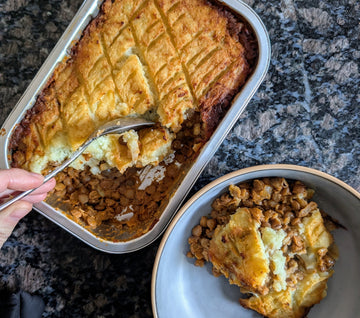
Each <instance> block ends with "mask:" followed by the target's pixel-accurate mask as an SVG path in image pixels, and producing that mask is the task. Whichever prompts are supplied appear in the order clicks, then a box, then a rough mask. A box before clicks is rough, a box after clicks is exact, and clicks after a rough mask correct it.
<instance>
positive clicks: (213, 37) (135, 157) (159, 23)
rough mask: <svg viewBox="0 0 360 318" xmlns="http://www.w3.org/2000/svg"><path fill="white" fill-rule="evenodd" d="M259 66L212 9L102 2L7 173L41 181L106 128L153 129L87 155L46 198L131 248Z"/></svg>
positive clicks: (235, 30) (168, 1)
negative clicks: (141, 124)
mask: <svg viewBox="0 0 360 318" xmlns="http://www.w3.org/2000/svg"><path fill="white" fill-rule="evenodd" d="M256 59H257V42H256V37H255V35H254V33H253V32H252V29H251V27H250V26H249V25H248V24H246V23H245V22H244V20H242V18H240V17H239V16H237V15H235V14H234V13H232V12H230V11H229V10H228V9H226V8H225V7H223V6H221V5H218V4H216V3H212V2H209V1H207V0H105V1H104V2H103V4H102V5H101V7H100V12H99V14H98V15H97V16H96V17H95V18H94V19H93V20H92V21H91V22H90V23H89V25H88V26H87V27H86V28H85V30H84V31H83V33H82V36H81V37H80V39H79V40H78V41H77V43H75V45H74V46H73V47H72V49H71V54H70V56H69V57H67V58H66V59H65V60H64V61H62V62H61V63H60V64H59V65H58V66H57V67H56V68H55V71H54V73H53V75H52V77H51V78H50V79H49V81H48V83H47V84H46V85H45V87H44V88H43V89H42V91H41V92H40V94H39V96H38V97H37V100H36V102H35V105H34V106H33V107H32V108H31V109H29V110H28V111H27V113H26V114H25V117H24V118H23V119H22V121H21V122H20V123H19V125H18V126H17V127H16V129H15V131H14V133H13V135H12V138H11V141H10V151H11V165H12V166H13V167H21V168H25V169H28V170H31V171H36V172H42V173H43V174H45V173H47V171H49V170H51V169H52V168H53V167H54V166H56V165H58V164H59V163H60V162H62V161H63V160H65V159H66V158H67V157H68V156H70V155H71V153H72V152H73V151H74V150H75V149H76V148H77V147H78V146H79V145H80V144H81V143H82V142H84V141H85V140H86V139H87V137H88V136H89V135H90V134H91V133H92V132H93V131H94V130H95V129H96V128H97V127H99V126H101V125H102V124H104V123H106V122H108V121H111V120H115V119H117V118H121V117H126V116H131V117H142V118H145V119H149V120H152V121H154V122H155V123H156V125H154V126H153V127H152V128H151V129H143V130H141V131H129V132H126V133H124V134H120V135H108V136H104V137H102V138H100V139H99V140H97V141H96V142H94V143H93V144H91V145H90V146H89V147H88V148H87V150H86V151H85V152H84V153H83V155H82V156H81V157H79V158H78V159H77V160H76V161H75V162H74V163H73V164H72V165H71V167H70V168H68V169H66V170H65V171H64V173H61V174H59V175H58V176H57V183H58V184H57V187H56V189H55V193H53V194H54V195H55V197H56V198H58V199H59V200H61V201H62V202H63V203H66V207H64V206H63V205H61V206H60V208H61V209H62V210H65V211H67V212H69V215H70V217H72V218H73V219H75V220H76V222H79V223H80V224H82V225H84V226H85V227H87V228H91V229H94V228H96V227H98V226H100V225H104V224H105V223H106V224H105V225H106V226H107V229H106V230H104V231H102V234H101V236H102V237H105V236H106V239H110V240H115V241H117V240H122V238H119V237H116V238H115V237H114V236H113V235H112V234H109V233H110V232H112V231H113V229H114V228H116V229H121V228H122V231H123V232H125V231H128V232H129V227H130V226H134V227H137V228H139V230H138V231H135V232H136V233H135V232H133V235H132V236H131V235H130V236H129V237H127V239H130V238H134V237H137V236H139V235H141V234H142V233H145V232H146V231H148V230H149V229H151V228H152V227H153V226H154V224H155V223H156V222H157V220H158V219H159V217H160V214H159V212H158V211H159V210H161V209H163V208H164V206H165V203H166V200H168V199H169V197H170V196H171V191H173V190H174V189H175V188H176V187H177V185H178V183H179V182H180V181H181V177H182V176H183V175H184V173H185V172H184V171H186V169H187V168H186V166H187V167H188V166H189V165H190V164H191V163H193V162H194V160H195V159H196V157H197V155H198V153H199V152H200V150H201V148H202V146H203V145H204V144H205V143H206V142H207V140H208V139H209V138H210V137H211V134H212V132H213V131H214V129H215V128H216V126H217V124H218V123H219V121H220V120H221V118H222V117H223V115H224V114H225V112H226V110H227V109H228V107H229V106H230V104H231V102H232V99H233V97H234V96H235V95H236V94H237V93H238V92H239V90H240V89H241V86H242V85H243V84H244V83H245V81H246V79H247V78H248V76H249V74H250V73H251V71H252V70H253V69H254V67H255V65H256ZM149 166H150V167H149ZM151 167H155V168H154V169H152V168H151ZM141 169H144V170H143V171H142V170H141ZM149 171H150V172H149ZM147 172H148V173H147ZM144 175H147V176H146V177H144ZM151 176H153V178H152V182H149V181H148V180H149V179H151ZM142 178H143V179H144V180H147V181H146V183H144V182H143V181H142ZM179 180H180V181H179ZM144 184H146V187H145V185H144ZM139 187H140V188H139ZM59 200H57V201H56V200H55V201H56V202H55V203H56V204H57V203H58V201H59ZM48 201H49V199H48ZM51 201H52V204H53V202H54V200H51ZM126 211H131V215H133V217H132V218H131V219H130V218H124V217H123V214H124V213H125V214H126V213H127V212H126ZM127 215H128V214H127ZM119 220H122V221H119ZM114 222H115V223H114ZM113 225H116V226H115V227H114V226H113ZM104 233H106V234H104ZM95 234H96V235H99V233H95ZM104 235H105V236H104Z"/></svg>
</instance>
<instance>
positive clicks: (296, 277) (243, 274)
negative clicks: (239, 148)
mask: <svg viewBox="0 0 360 318" xmlns="http://www.w3.org/2000/svg"><path fill="white" fill-rule="evenodd" d="M312 195H313V191H312V190H310V189H308V188H307V187H306V186H304V185H303V184H302V183H301V182H299V181H295V182H291V183H290V184H289V183H288V182H287V181H286V180H285V179H283V178H265V179H261V180H254V181H253V182H250V183H243V184H240V185H238V186H235V185H231V186H230V188H229V193H227V194H224V195H222V196H221V197H220V198H218V199H216V200H215V201H214V203H213V204H212V208H213V210H212V212H211V215H210V216H209V217H206V216H204V217H202V219H201V220H200V224H199V225H197V226H195V227H194V228H193V231H192V236H191V237H190V238H189V244H190V251H189V253H188V256H189V257H195V258H196V263H195V264H196V265H199V266H202V265H204V263H205V262H210V263H211V264H212V266H213V273H214V275H216V276H218V275H224V276H225V277H226V278H228V280H229V282H230V283H231V284H235V285H237V286H239V287H240V290H241V292H243V293H244V294H248V295H249V297H247V298H242V299H240V304H241V305H242V306H244V307H245V308H250V309H253V310H256V311H257V312H258V313H260V314H261V315H263V316H265V317H269V318H300V317H305V316H306V314H307V312H308V311H309V310H310V308H311V307H312V306H313V305H315V304H317V303H318V302H320V301H321V299H323V298H324V297H325V296H326V289H327V280H328V279H329V278H330V277H331V276H332V274H333V270H332V267H333V265H334V263H335V260H336V259H337V250H336V246H335V244H334V241H333V237H332V235H331V233H330V229H334V226H335V223H333V221H332V220H330V219H329V217H328V216H326V215H325V214H324V213H321V212H320V210H319V209H318V207H317V204H316V203H315V202H313V201H310V199H311V197H312Z"/></svg>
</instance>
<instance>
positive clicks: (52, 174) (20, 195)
mask: <svg viewBox="0 0 360 318" xmlns="http://www.w3.org/2000/svg"><path fill="white" fill-rule="evenodd" d="M92 141H93V139H88V140H87V141H85V142H84V143H83V144H82V145H81V146H80V147H79V148H78V149H77V150H76V151H74V152H73V153H72V155H71V157H69V158H68V159H66V160H65V161H64V162H63V163H62V164H61V165H60V166H58V167H56V168H55V169H54V170H53V171H51V172H50V173H49V174H47V175H46V176H45V177H44V181H43V183H42V184H41V185H43V184H44V183H46V182H48V181H49V180H50V179H51V178H53V177H55V176H56V175H57V174H58V173H59V172H60V171H62V170H63V169H64V168H66V167H67V166H68V165H70V164H71V163H72V162H73V161H74V160H75V159H76V158H77V157H79V156H80V155H81V154H82V153H83V152H84V150H85V149H86V147H87V146H88V145H89V144H90V143H91V142H92ZM41 185H40V186H38V187H36V188H34V189H30V190H27V191H24V192H17V191H15V192H13V193H17V194H16V195H15V196H14V197H12V198H11V199H10V200H8V201H6V202H5V203H3V204H2V205H0V211H2V210H4V209H6V208H7V207H9V206H10V205H11V204H13V203H15V202H16V201H19V200H21V199H22V198H24V197H26V196H27V195H29V194H30V193H32V192H33V191H35V190H36V189H38V188H40V187H41ZM13 193H12V194H13ZM12 194H10V196H12Z"/></svg>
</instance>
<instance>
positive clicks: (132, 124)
mask: <svg viewBox="0 0 360 318" xmlns="http://www.w3.org/2000/svg"><path fill="white" fill-rule="evenodd" d="M153 124H154V123H153V122H151V121H147V120H144V119H142V118H135V117H129V118H126V117H124V118H119V119H116V120H113V121H110V122H108V123H106V124H105V125H103V126H101V127H100V128H98V129H97V130H96V131H95V132H94V133H93V134H92V135H90V137H89V138H88V139H87V140H86V141H85V142H84V143H83V144H82V145H81V146H80V147H79V148H78V149H77V150H76V151H74V152H73V153H72V155H71V156H70V157H69V158H68V159H66V160H65V161H64V162H63V163H62V164H61V165H60V166H58V167H56V168H55V169H54V170H53V171H51V172H50V173H49V174H47V175H46V176H45V177H44V181H43V183H42V184H44V183H46V182H48V181H49V180H50V179H51V178H53V177H55V176H56V175H57V174H58V173H59V172H60V171H62V170H63V169H64V168H66V167H67V166H68V165H70V164H71V163H72V162H73V161H74V160H75V159H76V158H77V157H79V156H80V155H81V154H82V153H83V152H84V150H85V149H86V147H87V146H89V144H90V143H92V142H93V141H94V140H95V139H96V138H98V137H101V136H104V135H108V134H119V133H122V132H124V131H126V130H129V129H139V128H141V127H145V126H151V125H153ZM39 187H40V186H39ZM39 187H36V188H34V189H30V190H27V191H25V192H18V191H14V192H13V193H11V194H10V195H9V197H11V196H12V195H14V196H13V197H12V198H11V199H9V200H8V201H6V202H4V203H3V204H2V205H0V211H2V210H4V209H6V208H7V207H8V206H9V205H11V204H13V203H14V202H16V201H18V200H21V199H22V198H23V197H25V196H27V195H28V194H30V193H31V192H33V191H35V190H36V189H38V188H39ZM6 199H7V198H3V199H0V202H1V201H3V200H6Z"/></svg>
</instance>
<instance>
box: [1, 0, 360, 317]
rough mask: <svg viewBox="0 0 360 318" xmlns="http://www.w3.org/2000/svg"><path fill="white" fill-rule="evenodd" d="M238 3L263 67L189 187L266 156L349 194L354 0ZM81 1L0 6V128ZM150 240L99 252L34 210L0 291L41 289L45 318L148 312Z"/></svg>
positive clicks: (10, 249) (5, 261)
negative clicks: (260, 49) (134, 247)
mask: <svg viewBox="0 0 360 318" xmlns="http://www.w3.org/2000/svg"><path fill="white" fill-rule="evenodd" d="M246 2H247V3H248V4H249V5H250V6H251V7H253V8H254V9H255V11H256V12H257V13H258V14H259V15H260V17H261V18H262V19H263V21H264V23H265V25H266V26H267V28H268V31H269V34H270V38H271V43H272V59H271V63H270V68H269V72H268V74H267V76H266V78H265V81H264V83H263V84H262V85H261V87H260V88H259V90H258V92H257V93H256V95H255V97H254V98H253V99H252V100H251V101H250V103H249V105H248V107H247V109H246V110H245V112H244V113H243V115H242V116H241V118H240V119H239V120H238V122H237V123H236V124H235V126H234V127H233V129H232V130H231V132H230V133H229V135H228V136H227V137H226V139H225V141H224V142H223V144H222V145H221V147H220V148H219V150H218V151H217V152H216V154H215V156H214V157H213V158H212V159H211V161H210V163H209V164H208V166H207V167H206V169H205V170H204V172H203V173H202V175H201V177H200V178H199V180H198V181H197V183H196V184H195V186H194V189H193V190H192V192H191V193H192V194H193V193H194V192H195V191H196V190H198V189H200V188H201V187H202V186H204V185H205V184H207V183H208V182H210V181H212V180H214V179H215V178H217V177H219V176H222V175H223V174H225V173H228V172H231V171H233V170H237V169H239V168H244V167H248V166H253V165H259V164H270V163H291V164H299V165H303V166H307V167H312V168H316V169H319V170H321V171H324V172H327V173H329V174H331V175H333V176H335V177H338V178H339V179H341V180H343V181H345V182H346V183H348V184H349V185H351V186H352V187H354V188H355V189H357V190H358V191H359V190H360V144H359V141H360V129H359V127H360V116H359V107H358V106H359V102H360V95H359V89H358V88H359V84H360V83H359V61H360V48H359V43H360V42H359V41H360V38H359V37H360V24H359V19H360V4H359V2H358V1H357V0H344V1H341V2H339V1H336V0H321V1H320V0H313V1H305V0H302V1H301V0H298V1H294V0H282V1H277V0H267V1H261V0H247V1H246ZM80 5H81V0H71V1H70V0H63V1H60V0H52V1H50V0H48V1H46V0H41V1H40V0H3V1H1V3H0V109H1V112H0V124H2V123H3V122H4V120H5V119H6V117H7V116H8V114H9V113H10V111H11V110H12V108H13V107H14V105H15V104H16V102H17V100H18V99H19V98H20V96H21V95H22V93H23V92H24V90H25V89H26V87H27V85H28V84H29V83H30V81H31V79H32V78H33V77H34V75H35V74H36V72H37V70H38V69H39V67H40V66H41V64H42V63H43V61H44V60H45V58H46V57H47V55H48V54H49V52H50V51H51V49H52V48H53V46H54V45H55V43H56V42H57V40H58V38H59V37H60V36H61V34H62V32H63V31H64V30H65V28H66V26H67V24H68V23H69V22H70V20H71V19H72V17H73V16H74V14H75V12H76V11H77V9H78V8H79V6H80ZM159 242H160V241H159V240H157V241H156V242H154V243H153V244H152V245H150V246H148V247H147V248H145V249H143V250H141V251H138V252H135V253H131V254H126V255H109V254H105V253H102V252H99V251H97V250H95V249H93V248H91V247H89V246H87V245H86V244H84V243H82V242H81V241H80V240H78V239H76V238H75V237H73V236H72V235H70V234H68V233H67V232H65V231H64V230H62V229H61V228H60V227H58V226H57V225H55V224H54V223H52V222H51V221H49V220H47V219H45V218H44V217H42V216H40V215H39V214H37V213H36V212H35V211H33V212H32V213H31V214H29V215H28V216H27V217H26V218H25V219H24V220H22V221H21V222H20V224H19V225H18V226H17V228H16V230H15V231H14V233H13V235H12V236H11V238H10V239H9V240H8V241H7V243H6V244H5V245H4V247H3V249H2V250H1V252H0V290H17V289H22V290H25V291H28V292H29V293H32V294H37V295H40V296H41V297H42V298H43V299H44V301H45V304H46V308H45V312H44V315H43V316H44V317H88V316H91V317H114V316H116V317H133V318H135V317H151V316H152V311H151V301H150V297H151V294H150V282H151V271H152V266H153V262H154V258H155V254H156V251H157V248H158V245H159Z"/></svg>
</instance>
